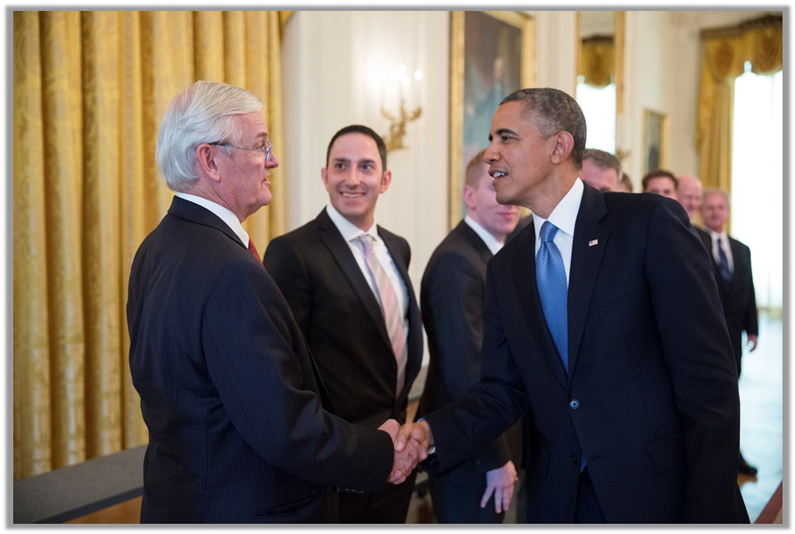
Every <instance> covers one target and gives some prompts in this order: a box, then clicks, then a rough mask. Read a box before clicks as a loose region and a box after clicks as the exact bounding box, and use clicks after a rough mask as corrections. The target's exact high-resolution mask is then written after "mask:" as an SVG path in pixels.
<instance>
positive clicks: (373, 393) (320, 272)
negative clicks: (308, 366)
mask: <svg viewBox="0 0 795 534" xmlns="http://www.w3.org/2000/svg"><path fill="white" fill-rule="evenodd" d="M378 235H379V236H380V237H381V238H382V239H383V240H384V242H385V243H386V246H387V249H388V250H389V253H390V254H391V255H392V259H393V260H394V262H395V265H396V266H397V268H398V271H399V272H400V276H401V278H402V279H403V282H404V283H405V284H406V288H407V289H408V294H409V309H408V314H409V334H408V339H407V347H408V361H407V364H406V386H405V388H404V389H403V392H402V393H401V395H400V397H399V398H398V399H397V400H395V387H396V383H397V363H396V361H395V356H394V353H393V351H392V345H391V343H390V341H389V335H388V334H387V330H386V324H385V322H384V318H383V315H382V314H381V308H380V306H379V304H378V300H376V298H375V295H373V292H372V290H371V289H370V286H369V285H368V284H367V280H366V279H365V277H364V275H363V274H362V271H361V270H360V269H359V265H358V264H357V263H356V259H355V258H354V256H353V253H352V252H351V250H350V247H349V246H348V243H346V242H345V240H344V239H343V237H342V235H341V234H340V232H339V230H337V227H336V226H335V225H334V223H333V221H332V220H331V218H330V217H329V216H328V214H327V213H326V210H325V209H323V211H321V212H320V215H318V216H317V218H316V219H315V220H314V221H310V222H309V223H307V224H305V225H304V226H302V227H301V228H298V229H296V230H294V231H292V232H289V233H287V234H285V235H283V236H280V237H277V238H275V239H273V240H272V241H271V242H270V243H269V244H268V248H267V250H266V251H265V258H264V260H263V261H264V264H265V267H266V269H267V270H268V272H269V273H270V275H271V276H272V277H273V279H274V280H275V281H276V283H277V284H278V285H279V287H280V288H281V290H282V293H284V296H285V298H286V299H287V302H288V304H289V305H290V308H291V309H292V310H293V315H294V316H295V319H296V321H297V322H298V326H299V327H300V329H301V332H302V333H303V334H304V337H305V338H306V341H307V344H308V345H309V349H310V350H311V351H312V355H313V356H314V357H315V360H316V361H317V364H318V367H319V369H320V376H321V377H322V379H323V382H324V384H325V385H326V388H327V389H328V392H329V396H330V397H331V401H332V403H333V404H334V409H335V411H336V413H337V414H338V415H339V416H340V417H342V418H343V419H346V420H347V421H351V422H355V423H360V424H363V425H368V426H371V427H377V426H379V425H380V424H381V423H383V422H384V421H385V420H386V419H389V418H395V419H397V420H398V421H399V422H400V423H401V424H402V423H404V422H405V420H406V407H407V404H408V401H407V399H408V393H409V389H410V388H411V384H412V382H414V379H415V378H416V377H417V373H419V370H420V365H421V363H422V350H423V340H422V322H421V321H422V320H421V318H420V312H419V307H418V306H417V301H416V298H415V296H414V290H413V289H412V285H411V280H410V279H409V275H408V266H409V260H410V259H411V251H410V249H409V245H408V243H407V242H406V240H405V239H403V238H402V237H399V236H396V235H395V234H392V233H390V232H388V231H386V230H385V229H383V228H381V227H378Z"/></svg>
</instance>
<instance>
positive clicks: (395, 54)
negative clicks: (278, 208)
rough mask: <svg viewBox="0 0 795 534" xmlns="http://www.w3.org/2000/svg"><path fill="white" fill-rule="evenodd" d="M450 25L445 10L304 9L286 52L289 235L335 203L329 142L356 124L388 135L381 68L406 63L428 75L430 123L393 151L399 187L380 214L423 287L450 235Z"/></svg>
mask: <svg viewBox="0 0 795 534" xmlns="http://www.w3.org/2000/svg"><path fill="white" fill-rule="evenodd" d="M449 18H450V15H449V12H446V11H397V12H388V11H303V12H301V11H299V12H296V13H295V14H294V15H293V17H292V19H291V20H290V22H289V23H288V25H287V28H286V32H285V38H284V43H283V50H282V72H283V79H284V83H283V91H284V105H285V109H284V124H285V126H284V130H285V132H284V133H285V138H286V139H285V145H286V146H285V152H284V158H283V160H282V168H283V169H284V170H283V176H285V180H287V196H288V199H289V203H290V204H289V211H288V229H290V230H292V229H294V228H297V227H298V226H301V225H302V224H304V223H306V222H308V221H310V220H311V219H314V218H315V216H317V214H318V213H319V212H320V210H321V209H322V208H323V206H325V205H326V203H327V201H328V196H327V194H326V191H325V189H324V188H323V184H322V182H321V180H320V169H321V168H322V167H323V166H324V165H325V156H326V148H327V146H328V142H329V140H330V139H331V136H332V135H334V133H335V132H336V131H337V130H339V129H340V128H342V127H344V126H347V125H349V124H355V123H360V124H364V125H367V126H370V127H371V128H373V129H374V130H376V131H377V132H379V133H382V134H383V133H386V132H387V131H388V122H387V120H386V119H384V118H382V117H381V114H380V112H379V105H380V102H379V101H380V94H379V90H378V83H377V80H374V77H377V73H376V71H377V70H378V69H380V68H382V67H383V68H388V69H394V68H396V65H399V64H400V63H404V64H406V66H407V67H408V68H409V69H411V70H412V72H413V70H415V69H420V70H422V71H423V73H424V76H425V77H424V83H423V84H421V93H420V100H421V104H422V108H423V111H422V116H421V117H420V118H419V119H417V120H416V121H415V122H412V123H410V124H409V125H408V127H407V136H406V140H405V144H406V145H407V146H408V148H407V149H404V150H397V151H392V152H390V154H389V157H388V160H387V166H388V167H389V168H390V169H391V170H392V185H391V186H390V188H389V190H388V191H387V192H386V193H385V194H384V195H382V196H381V198H380V199H379V201H378V206H377V210H376V220H377V221H378V224H380V225H382V226H384V227H385V228H388V229H389V230H391V231H393V232H395V233H397V234H399V235H402V236H403V237H405V238H406V239H407V240H408V241H409V243H410V244H411V247H412V261H411V266H410V269H409V274H410V276H411V278H412V281H413V283H414V286H415V288H416V289H417V290H418V289H419V284H420V280H421V278H422V272H423V269H424V268H425V264H426V263H427V261H428V259H429V258H430V255H431V253H432V252H433V250H434V249H435V248H436V246H437V245H438V244H439V242H440V241H441V240H442V239H443V238H444V236H445V235H446V234H447V178H448V173H447V169H448V165H447V159H448V153H449V135H448V124H449V110H448V108H449V99H448V94H449V56H450V53H449V41H450V38H449ZM409 105H411V102H409ZM394 107H395V108H396V107H397V104H396V103H395V104H394ZM392 111H393V112H394V111H395V109H393V110H392Z"/></svg>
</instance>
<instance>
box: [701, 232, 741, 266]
mask: <svg viewBox="0 0 795 534" xmlns="http://www.w3.org/2000/svg"><path fill="white" fill-rule="evenodd" d="M704 229H705V230H706V231H707V232H708V233H709V235H710V237H711V238H712V257H713V258H715V263H717V264H718V265H720V255H719V254H718V238H720V244H721V248H722V249H723V252H725V253H726V261H728V262H729V272H731V273H733V272H734V256H732V247H731V245H730V244H729V234H728V233H726V230H725V229H724V230H723V231H722V232H721V233H718V232H715V231H713V230H710V229H709V228H706V227H705V228H704Z"/></svg>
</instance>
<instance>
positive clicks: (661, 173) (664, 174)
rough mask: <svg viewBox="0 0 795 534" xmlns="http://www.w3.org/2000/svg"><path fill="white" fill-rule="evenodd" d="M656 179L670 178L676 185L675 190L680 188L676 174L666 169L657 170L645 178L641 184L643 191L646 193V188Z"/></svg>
mask: <svg viewBox="0 0 795 534" xmlns="http://www.w3.org/2000/svg"><path fill="white" fill-rule="evenodd" d="M655 178H670V179H671V181H672V182H673V183H674V190H675V189H676V188H678V187H679V180H677V179H676V176H674V173H672V172H671V171H666V170H665V169H656V170H653V171H651V172H650V173H649V174H647V175H646V176H644V177H643V180H641V182H640V186H641V188H642V190H643V191H646V188H647V187H648V186H649V182H650V181H652V180H653V179H655Z"/></svg>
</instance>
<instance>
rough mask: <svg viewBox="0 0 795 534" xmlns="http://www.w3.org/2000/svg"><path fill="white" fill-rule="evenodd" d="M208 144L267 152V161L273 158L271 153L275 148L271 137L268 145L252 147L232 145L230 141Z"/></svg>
mask: <svg viewBox="0 0 795 534" xmlns="http://www.w3.org/2000/svg"><path fill="white" fill-rule="evenodd" d="M208 144H210V145H215V146H228V147H230V148H239V149H240V150H251V151H253V152H262V153H263V154H265V161H270V160H271V154H272V153H273V150H272V148H273V145H271V140H270V139H268V144H267V146H261V147H252V148H246V147H244V146H237V145H232V144H230V143H208Z"/></svg>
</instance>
